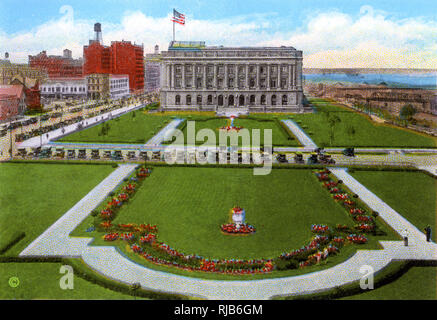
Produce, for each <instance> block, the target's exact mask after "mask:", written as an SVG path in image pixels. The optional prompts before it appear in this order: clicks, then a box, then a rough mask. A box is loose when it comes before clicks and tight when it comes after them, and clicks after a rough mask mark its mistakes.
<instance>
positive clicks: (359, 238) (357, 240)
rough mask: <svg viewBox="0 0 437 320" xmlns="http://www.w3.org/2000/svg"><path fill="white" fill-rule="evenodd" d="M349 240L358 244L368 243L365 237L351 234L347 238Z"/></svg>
mask: <svg viewBox="0 0 437 320" xmlns="http://www.w3.org/2000/svg"><path fill="white" fill-rule="evenodd" d="M347 239H348V240H349V241H350V242H352V243H356V244H364V243H367V241H368V239H367V238H366V237H365V236H363V235H361V234H360V235H357V234H350V235H348V236H347Z"/></svg>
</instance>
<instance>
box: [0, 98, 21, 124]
mask: <svg viewBox="0 0 437 320" xmlns="http://www.w3.org/2000/svg"><path fill="white" fill-rule="evenodd" d="M19 104H20V100H19V99H18V98H17V97H16V96H15V95H12V94H0V121H4V120H9V119H12V118H14V117H16V116H17V115H18V114H19V112H18V108H19Z"/></svg>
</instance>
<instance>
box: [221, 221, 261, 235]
mask: <svg viewBox="0 0 437 320" xmlns="http://www.w3.org/2000/svg"><path fill="white" fill-rule="evenodd" d="M220 229H221V230H222V231H223V232H224V233H229V234H250V233H254V232H255V231H256V229H255V227H254V226H252V225H250V224H246V223H243V224H240V227H239V228H237V225H236V224H235V223H227V224H222V225H221V226H220Z"/></svg>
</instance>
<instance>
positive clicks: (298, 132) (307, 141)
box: [281, 120, 317, 149]
mask: <svg viewBox="0 0 437 320" xmlns="http://www.w3.org/2000/svg"><path fill="white" fill-rule="evenodd" d="M281 121H282V122H284V123H285V125H286V126H287V127H288V128H289V129H290V130H291V132H293V134H294V135H295V136H296V138H297V139H298V140H299V142H300V143H301V144H302V145H303V146H304V147H307V148H313V149H316V148H317V145H316V144H315V143H314V142H313V140H312V139H311V138H310V137H309V136H308V135H307V134H306V133H305V131H303V130H302V129H301V127H299V126H298V125H297V124H296V123H295V122H294V121H293V120H281Z"/></svg>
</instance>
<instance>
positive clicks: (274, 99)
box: [272, 95, 276, 106]
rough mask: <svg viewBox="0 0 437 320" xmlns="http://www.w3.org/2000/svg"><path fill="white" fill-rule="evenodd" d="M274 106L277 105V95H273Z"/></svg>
mask: <svg viewBox="0 0 437 320" xmlns="http://www.w3.org/2000/svg"><path fill="white" fill-rule="evenodd" d="M272 106H276V95H272Z"/></svg>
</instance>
